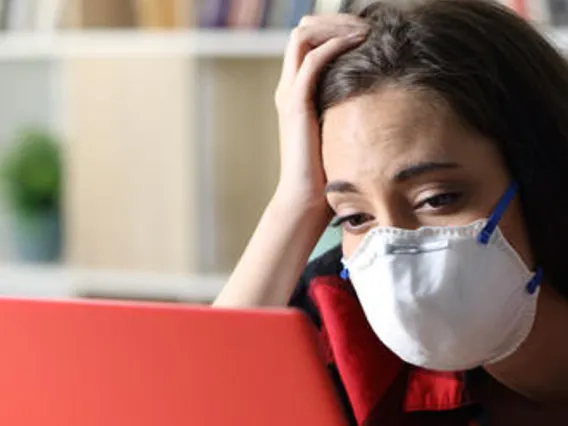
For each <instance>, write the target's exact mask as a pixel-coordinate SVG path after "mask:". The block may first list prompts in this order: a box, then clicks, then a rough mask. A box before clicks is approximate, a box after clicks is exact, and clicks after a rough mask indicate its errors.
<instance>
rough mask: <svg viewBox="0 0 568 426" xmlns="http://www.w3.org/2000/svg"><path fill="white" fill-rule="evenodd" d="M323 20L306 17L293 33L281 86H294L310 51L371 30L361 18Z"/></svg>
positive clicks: (283, 67)
mask: <svg viewBox="0 0 568 426" xmlns="http://www.w3.org/2000/svg"><path fill="white" fill-rule="evenodd" d="M349 17H350V18H356V17H352V16H349ZM321 18H324V17H323V16H310V17H304V18H303V19H304V20H305V21H302V22H303V23H302V24H301V25H300V26H298V27H296V28H295V29H294V30H293V31H292V33H291V35H290V39H289V42H288V46H287V48H286V54H285V56H284V64H283V66H282V75H281V78H280V84H279V85H282V86H285V87H289V86H290V85H292V83H293V81H294V80H295V77H296V74H297V73H298V70H299V69H300V67H301V65H302V62H303V61H304V57H305V56H306V54H307V53H308V52H309V51H310V50H312V49H314V48H315V47H317V46H319V45H321V44H323V43H325V42H327V41H328V40H330V39H332V38H334V37H342V36H347V35H349V34H351V33H356V32H362V33H365V32H367V31H368V30H369V26H368V24H366V23H364V22H363V21H361V20H360V19H359V18H356V19H344V17H341V19H336V18H337V16H335V15H331V16H329V17H327V18H329V19H321Z"/></svg>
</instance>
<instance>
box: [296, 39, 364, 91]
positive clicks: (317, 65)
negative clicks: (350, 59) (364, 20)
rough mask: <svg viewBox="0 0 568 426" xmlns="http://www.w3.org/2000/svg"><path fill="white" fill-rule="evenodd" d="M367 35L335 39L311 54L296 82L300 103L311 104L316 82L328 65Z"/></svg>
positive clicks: (307, 56) (306, 58)
mask: <svg viewBox="0 0 568 426" xmlns="http://www.w3.org/2000/svg"><path fill="white" fill-rule="evenodd" d="M365 37H366V34H364V33H363V34H361V33H353V34H350V35H348V36H343V37H334V38H332V39H330V40H328V41H326V42H325V43H324V44H322V45H321V46H319V47H318V48H316V49H314V50H312V51H311V52H309V53H308V54H307V55H306V57H305V59H304V62H303V63H302V66H301V67H300V70H299V71H298V74H297V77H296V81H295V82H294V89H293V90H294V91H296V93H297V94H298V96H297V99H298V100H299V101H300V102H306V101H307V102H311V101H312V98H313V94H314V89H315V85H316V81H317V79H318V77H319V75H320V73H321V71H322V69H323V68H324V67H325V65H326V64H328V63H329V62H330V61H331V60H333V59H334V58H335V57H337V56H339V55H340V54H341V53H344V52H346V51H347V50H349V49H352V48H354V47H355V46H356V45H358V44H360V43H361V42H363V40H365ZM300 94H301V95H300Z"/></svg>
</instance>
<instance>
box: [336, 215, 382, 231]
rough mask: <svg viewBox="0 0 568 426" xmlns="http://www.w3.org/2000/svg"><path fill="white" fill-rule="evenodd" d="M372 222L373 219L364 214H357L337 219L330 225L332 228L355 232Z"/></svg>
mask: <svg viewBox="0 0 568 426" xmlns="http://www.w3.org/2000/svg"><path fill="white" fill-rule="evenodd" d="M372 220H373V217H372V216H371V215H369V214H365V213H357V214H352V215H348V216H343V217H338V218H337V219H336V220H335V221H334V222H333V223H332V224H331V226H333V227H334V228H338V227H340V226H341V227H342V228H343V229H346V230H357V229H359V228H362V227H363V226H364V225H365V224H366V223H368V222H370V221H372Z"/></svg>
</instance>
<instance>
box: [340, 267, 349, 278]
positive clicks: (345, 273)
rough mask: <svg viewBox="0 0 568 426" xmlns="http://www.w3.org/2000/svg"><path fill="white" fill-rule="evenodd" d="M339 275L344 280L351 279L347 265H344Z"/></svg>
mask: <svg viewBox="0 0 568 426" xmlns="http://www.w3.org/2000/svg"><path fill="white" fill-rule="evenodd" d="M339 276H340V277H341V279H342V280H343V281H347V280H348V279H349V269H347V267H346V266H344V267H343V269H342V270H341V272H340V273H339Z"/></svg>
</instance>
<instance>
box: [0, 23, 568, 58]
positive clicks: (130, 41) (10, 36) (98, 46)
mask: <svg viewBox="0 0 568 426" xmlns="http://www.w3.org/2000/svg"><path fill="white" fill-rule="evenodd" d="M544 34H545V36H546V37H547V38H548V39H549V40H550V41H551V42H552V43H553V44H555V45H556V46H557V48H559V49H560V50H562V51H564V52H568V29H565V28H561V29H554V30H545V31H544ZM287 39H288V31H286V30H228V29H221V30H216V29H214V30H172V31H144V30H100V31H91V30H89V31H60V32H55V33H4V34H2V35H0V60H4V61H6V60H26V59H28V60H42V59H58V58H62V57H68V56H71V57H73V56H79V57H80V56H87V57H91V56H123V57H124V56H172V55H174V56H175V55H178V56H191V57H197V58H251V59H252V58H278V57H281V56H282V55H283V53H284V49H285V47H286V43H287Z"/></svg>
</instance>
